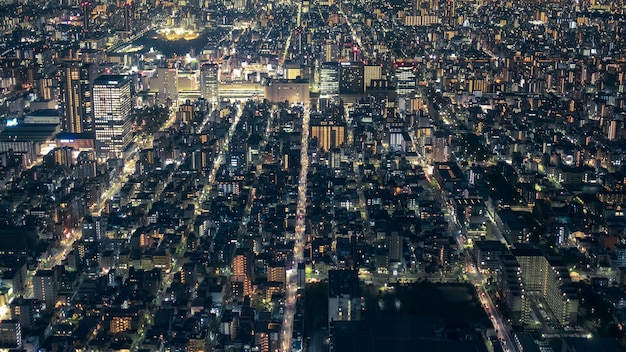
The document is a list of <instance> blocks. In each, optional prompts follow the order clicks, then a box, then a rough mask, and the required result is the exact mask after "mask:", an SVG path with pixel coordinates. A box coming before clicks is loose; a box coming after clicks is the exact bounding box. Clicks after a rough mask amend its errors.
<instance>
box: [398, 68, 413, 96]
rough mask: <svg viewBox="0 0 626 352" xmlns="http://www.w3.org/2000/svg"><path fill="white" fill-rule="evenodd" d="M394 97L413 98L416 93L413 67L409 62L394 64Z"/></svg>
mask: <svg viewBox="0 0 626 352" xmlns="http://www.w3.org/2000/svg"><path fill="white" fill-rule="evenodd" d="M395 68H396V95H397V96H398V97H409V98H411V97H413V96H414V95H415V92H416V91H417V78H416V76H415V66H414V65H413V63H409V62H396V63H395Z"/></svg>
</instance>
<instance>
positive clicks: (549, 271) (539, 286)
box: [511, 244, 578, 325]
mask: <svg viewBox="0 0 626 352" xmlns="http://www.w3.org/2000/svg"><path fill="white" fill-rule="evenodd" d="M511 253H512V254H513V255H514V256H515V258H516V259H517V261H518V263H519V266H520V269H521V274H522V279H523V281H524V288H525V289H526V291H527V292H528V293H532V294H536V295H539V296H540V297H542V298H543V299H544V300H545V301H546V303H547V304H548V307H549V308H550V310H551V311H552V312H553V313H554V315H555V316H556V318H557V319H558V321H559V323H561V324H564V325H569V324H572V323H575V322H576V317H577V313H578V298H577V294H576V291H575V290H574V289H573V287H572V286H571V285H570V282H571V279H570V276H569V272H568V270H567V268H565V266H564V265H561V264H559V263H557V262H553V263H550V262H549V261H548V259H547V258H546V257H545V256H544V255H543V254H542V253H541V251H540V250H538V249H537V248H535V247H533V246H532V245H525V244H517V245H516V248H514V249H512V250H511Z"/></svg>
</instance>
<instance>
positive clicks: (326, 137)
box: [310, 120, 346, 151]
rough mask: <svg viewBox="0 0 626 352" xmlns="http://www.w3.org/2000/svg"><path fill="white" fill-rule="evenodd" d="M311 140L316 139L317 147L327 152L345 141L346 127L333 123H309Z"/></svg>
mask: <svg viewBox="0 0 626 352" xmlns="http://www.w3.org/2000/svg"><path fill="white" fill-rule="evenodd" d="M310 128H311V135H310V137H311V139H313V138H317V143H318V146H319V148H320V149H321V150H323V151H329V150H331V149H333V148H336V147H339V146H341V145H342V144H343V143H344V142H345V140H346V127H345V126H343V125H339V124H336V123H335V122H333V121H322V120H318V121H311V127H310Z"/></svg>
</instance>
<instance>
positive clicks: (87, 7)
mask: <svg viewBox="0 0 626 352" xmlns="http://www.w3.org/2000/svg"><path fill="white" fill-rule="evenodd" d="M80 6H81V7H82V8H83V32H89V30H90V28H89V24H90V22H91V3H90V2H89V1H83V2H82V3H81V4H80Z"/></svg>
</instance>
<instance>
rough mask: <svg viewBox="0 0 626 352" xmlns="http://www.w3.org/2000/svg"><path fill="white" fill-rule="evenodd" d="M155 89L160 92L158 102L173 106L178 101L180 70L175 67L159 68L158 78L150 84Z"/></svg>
mask: <svg viewBox="0 0 626 352" xmlns="http://www.w3.org/2000/svg"><path fill="white" fill-rule="evenodd" d="M150 84H151V86H152V88H153V89H155V90H158V91H159V93H158V94H157V101H158V102H159V103H161V104H171V103H172V102H175V101H176V100H177V99H178V69H177V68H175V67H159V68H157V75H156V77H155V78H154V79H153V80H151V82H150Z"/></svg>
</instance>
